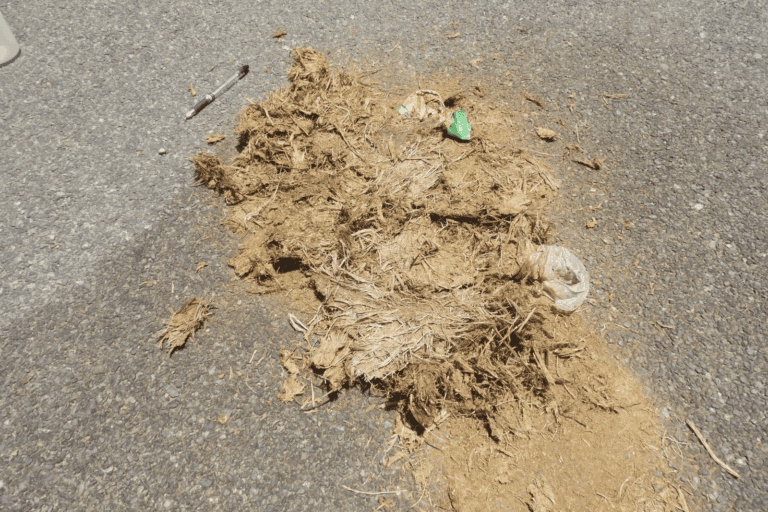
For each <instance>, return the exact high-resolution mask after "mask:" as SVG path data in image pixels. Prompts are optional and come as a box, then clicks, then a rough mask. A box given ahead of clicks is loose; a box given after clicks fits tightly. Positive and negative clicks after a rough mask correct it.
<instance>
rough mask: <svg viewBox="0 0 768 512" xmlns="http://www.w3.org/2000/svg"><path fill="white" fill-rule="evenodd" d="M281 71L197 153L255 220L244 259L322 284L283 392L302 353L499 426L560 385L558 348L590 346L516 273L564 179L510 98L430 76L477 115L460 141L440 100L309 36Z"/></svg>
mask: <svg viewBox="0 0 768 512" xmlns="http://www.w3.org/2000/svg"><path fill="white" fill-rule="evenodd" d="M288 78H289V80H290V81H291V84H290V85H289V86H288V87H286V88H283V89H281V90H279V91H276V92H275V93H273V94H272V95H271V96H269V97H268V98H267V99H266V100H265V101H263V102H261V103H255V102H251V104H250V105H248V106H247V107H246V108H245V109H244V110H243V111H242V112H241V113H240V116H239V119H238V124H237V127H236V129H235V132H236V135H237V136H238V137H239V144H238V148H237V149H238V151H239V154H238V155H237V156H236V157H235V158H234V159H232V161H231V162H229V163H227V164H224V163H222V162H221V161H220V160H219V159H218V158H217V157H215V156H213V155H210V154H206V153H201V154H198V155H197V156H196V157H194V159H193V162H194V164H195V167H196V172H197V176H198V179H199V181H200V182H201V183H203V184H205V185H206V186H208V187H209V188H211V189H214V190H216V191H218V192H220V193H221V194H223V195H224V197H225V198H226V199H227V201H228V202H229V203H230V205H231V208H230V212H229V213H230V215H229V218H228V219H227V221H226V223H227V224H228V225H229V226H230V228H231V229H233V230H235V231H237V232H239V233H242V234H243V235H244V240H243V242H242V245H241V251H240V254H238V255H237V256H235V257H234V258H232V259H231V260H230V261H229V264H230V265H231V266H232V267H233V269H234V271H235V272H236V273H237V275H238V276H241V277H243V278H247V279H252V280H254V281H255V282H257V283H258V284H259V291H260V292H261V293H270V292H275V291H281V292H283V293H286V292H288V293H290V292H291V291H292V290H308V291H311V294H309V295H307V296H306V297H309V300H312V301H316V303H314V307H313V308H311V309H312V311H313V312H314V313H313V314H314V316H311V315H310V317H311V319H310V317H308V319H307V320H305V323H304V324H301V326H300V327H296V328H297V329H299V328H300V330H302V331H304V337H305V339H306V341H307V342H308V347H310V348H309V349H307V350H306V352H304V353H303V355H302V354H301V353H298V354H295V355H291V357H290V358H288V357H284V364H285V366H286V368H287V369H288V370H289V372H290V373H291V377H290V379H289V381H288V382H287V383H286V386H285V387H284V389H283V392H282V393H281V399H283V400H290V399H292V398H294V397H296V396H298V395H299V394H301V393H302V392H303V383H302V382H301V381H300V380H299V377H298V376H297V375H296V373H295V369H296V368H295V366H296V365H297V364H299V362H301V363H302V364H303V365H304V366H305V367H308V368H310V369H311V370H312V371H314V372H315V373H316V374H317V375H319V376H321V377H322V379H323V380H324V382H325V384H326V386H327V388H328V391H329V392H333V391H337V390H339V389H341V388H343V387H345V386H350V385H354V384H355V383H358V382H365V383H367V384H373V385H375V386H377V387H379V388H380V389H381V390H382V391H384V392H386V393H389V396H390V398H391V400H392V401H393V402H396V403H397V404H398V406H399V407H400V408H401V411H402V412H403V415H404V416H407V417H408V418H409V421H411V422H414V421H415V422H416V423H417V424H418V425H420V426H421V427H423V428H428V427H429V426H430V425H432V424H434V422H435V419H436V418H438V417H441V414H443V413H444V412H445V411H446V410H455V411H460V412H462V413H472V414H477V415H478V416H479V417H482V418H488V421H489V422H490V424H491V425H497V426H499V428H502V426H503V424H504V423H503V422H502V421H501V420H498V421H497V420H496V419H494V418H495V415H496V409H495V404H497V403H499V402H502V401H504V400H510V399H512V398H515V399H519V400H526V401H542V403H550V402H551V398H552V397H551V396H550V395H551V392H550V388H552V387H554V386H558V385H559V382H560V379H558V377H557V376H556V374H553V373H552V370H551V365H552V364H553V363H552V361H554V360H556V359H557V358H558V357H560V356H558V355H557V354H558V351H559V350H570V349H573V350H579V349H583V347H582V346H581V344H580V343H579V341H578V340H573V339H569V338H563V337H558V338H554V337H553V336H552V334H551V332H552V329H553V327H554V325H555V324H554V323H553V322H555V320H556V319H557V318H558V315H562V312H558V311H556V310H555V309H554V308H553V307H552V302H551V301H549V299H547V298H546V297H544V296H542V294H541V292H540V291H539V290H538V289H537V287H536V286H535V285H534V284H530V283H529V282H528V281H529V279H528V277H529V276H525V275H519V273H520V269H521V264H522V262H524V261H525V260H526V259H527V258H528V256H529V255H530V254H531V252H532V251H535V248H536V245H538V244H545V243H546V242H547V239H548V237H549V234H550V231H551V226H550V224H549V223H548V222H547V221H546V216H545V211H544V208H545V207H546V206H547V204H549V202H551V201H552V200H553V199H554V197H556V195H557V189H558V188H559V181H558V180H557V179H556V178H555V177H554V176H553V175H552V174H551V173H550V172H549V171H548V169H547V168H546V166H545V165H544V164H543V163H542V162H540V161H539V160H537V159H536V158H534V157H533V156H531V155H530V154H528V153H527V152H525V151H524V150H520V149H518V148H516V147H513V146H512V145H511V128H510V126H509V124H508V122H507V121H508V113H507V114H505V113H504V112H502V111H500V110H498V109H495V108H488V107H486V106H485V105H483V104H475V103H473V102H472V101H470V100H469V99H467V98H466V97H464V96H463V95H461V94H457V93H456V90H441V89H440V85H436V86H433V87H431V89H429V90H426V92H429V93H430V94H432V95H433V96H435V97H437V98H440V97H442V98H448V99H446V100H445V101H446V106H449V105H450V109H452V110H453V111H456V110H459V109H461V110H464V111H465V112H466V115H467V117H468V118H469V119H470V120H471V121H472V123H474V126H473V131H474V133H473V136H472V139H471V140H469V141H462V140H457V139H454V138H450V137H447V136H446V135H447V133H446V127H445V122H444V121H445V119H444V118H443V117H442V116H441V115H440V112H439V109H434V110H435V112H430V109H428V108H424V109H420V110H419V114H420V115H418V116H416V115H414V116H401V115H400V114H399V113H398V112H397V109H398V107H400V106H401V105H402V104H403V98H402V97H401V98H394V97H393V98H391V99H388V98H387V95H386V94H384V93H383V92H381V91H379V90H378V89H377V88H376V87H374V86H373V85H371V84H368V83H366V82H365V81H364V80H363V77H362V76H361V75H360V74H353V73H349V72H342V71H338V70H335V69H332V68H331V67H330V65H329V63H328V61H327V59H326V58H325V56H324V55H323V54H321V53H320V52H317V51H315V50H313V49H304V48H296V49H295V50H294V64H293V66H292V67H291V69H290V71H289V73H288ZM422 92H423V91H422ZM422 110H423V112H422ZM307 309H309V308H307ZM298 325H299V324H295V326H298ZM563 353H567V352H563ZM547 365H549V369H548V367H547ZM576 391H577V392H579V390H578V388H577V389H576ZM307 400H308V401H309V400H312V401H311V403H312V406H315V403H314V400H313V399H307ZM595 400H597V399H595ZM307 403H310V402H307ZM493 428H494V427H492V429H493Z"/></svg>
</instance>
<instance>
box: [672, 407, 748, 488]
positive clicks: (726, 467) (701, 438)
mask: <svg viewBox="0 0 768 512" xmlns="http://www.w3.org/2000/svg"><path fill="white" fill-rule="evenodd" d="M685 423H686V424H687V425H688V426H689V427H691V430H693V433H694V434H696V437H698V438H699V441H701V444H703V445H704V448H706V449H707V453H709V456H710V457H712V460H714V461H715V462H717V463H718V465H720V467H722V468H723V469H724V470H726V471H727V472H728V474H729V475H731V476H732V477H734V478H740V477H739V474H738V473H737V472H735V471H734V470H732V469H731V468H730V467H729V466H728V464H726V463H725V462H723V461H721V460H720V459H719V458H718V457H717V455H715V452H713V451H712V448H710V447H709V445H708V444H707V442H706V441H705V440H704V436H703V435H701V432H699V429H698V428H696V425H694V424H693V421H691V420H685Z"/></svg>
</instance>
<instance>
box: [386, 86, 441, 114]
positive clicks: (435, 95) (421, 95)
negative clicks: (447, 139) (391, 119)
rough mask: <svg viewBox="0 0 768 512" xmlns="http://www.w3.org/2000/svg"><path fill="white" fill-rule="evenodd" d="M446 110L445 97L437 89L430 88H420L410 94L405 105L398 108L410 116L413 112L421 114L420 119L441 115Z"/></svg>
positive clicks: (400, 111) (401, 112)
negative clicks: (431, 89)
mask: <svg viewBox="0 0 768 512" xmlns="http://www.w3.org/2000/svg"><path fill="white" fill-rule="evenodd" d="M444 110H445V103H443V98H442V97H441V96H440V93H439V92H437V91H430V90H429V89H419V90H418V91H416V92H414V93H412V94H411V95H410V96H408V97H407V98H406V99H405V101H404V102H403V105H402V106H401V107H400V108H398V109H397V111H398V112H399V113H400V115H404V116H407V117H410V116H411V114H412V113H415V114H416V115H418V116H419V120H420V121H422V120H424V118H425V117H429V116H439V115H440V114H442V113H443V111H444Z"/></svg>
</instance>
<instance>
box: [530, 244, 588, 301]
mask: <svg viewBox="0 0 768 512" xmlns="http://www.w3.org/2000/svg"><path fill="white" fill-rule="evenodd" d="M522 272H523V273H524V274H526V275H530V276H531V277H533V278H534V279H538V280H539V281H541V289H542V292H544V294H545V295H546V296H547V297H549V298H550V299H552V300H553V301H554V302H555V307H556V308H558V309H561V310H563V311H574V310H575V309H576V308H578V307H579V306H581V304H582V302H584V299H586V298H587V294H588V293H589V273H588V272H587V269H585V268H584V264H583V263H582V262H581V260H580V259H579V258H577V257H576V255H575V254H573V253H572V252H571V251H569V250H568V249H566V248H565V247H559V246H556V245H540V246H539V247H538V248H537V249H536V252H533V253H531V254H530V255H529V256H528V261H526V262H525V264H524V265H523V268H522Z"/></svg>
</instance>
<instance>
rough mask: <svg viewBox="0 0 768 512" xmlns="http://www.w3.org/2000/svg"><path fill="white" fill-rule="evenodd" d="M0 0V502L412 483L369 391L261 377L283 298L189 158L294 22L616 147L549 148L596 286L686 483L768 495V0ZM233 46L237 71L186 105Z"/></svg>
mask: <svg viewBox="0 0 768 512" xmlns="http://www.w3.org/2000/svg"><path fill="white" fill-rule="evenodd" d="M0 12H2V14H3V16H4V17H5V20H6V21H7V22H8V24H9V25H10V27H11V28H12V30H13V32H14V35H15V37H16V39H17V40H18V42H19V44H20V46H21V48H22V54H21V56H20V57H19V58H18V59H17V60H16V61H15V62H13V63H12V64H10V65H9V66H6V67H3V68H0V179H1V182H2V184H3V186H2V187H1V188H0V240H2V243H0V381H1V382H2V384H3V388H2V394H1V395H0V508H2V509H3V510H113V509H114V510H129V509H131V510H133V509H135V510H156V509H160V510H214V509H216V510H261V511H270V510H275V511H277V510H335V511H357V510H368V509H370V510H373V509H375V508H376V507H377V506H378V504H377V501H376V498H377V496H372V495H364V494H360V493H356V492H352V491H349V490H347V489H346V488H345V487H344V486H346V487H349V488H353V489H358V490H365V491H371V492H378V491H383V490H389V491H395V490H398V489H400V490H402V491H403V492H401V493H399V495H398V494H397V493H393V494H391V495H389V496H392V497H394V498H396V508H398V509H407V507H409V506H410V505H411V504H412V503H413V501H414V500H413V499H411V498H410V497H409V496H408V495H407V492H412V491H413V489H414V487H413V485H414V484H413V482H412V480H410V479H409V478H408V477H407V475H404V474H402V473H400V472H398V471H396V470H395V469H394V468H385V467H384V466H382V465H381V464H380V461H381V457H382V453H381V452H382V450H381V447H382V446H383V445H385V444H386V442H387V441H388V439H389V436H390V434H391V422H392V421H394V418H393V416H392V413H389V412H386V411H382V410H381V409H379V408H378V407H377V405H378V404H380V399H378V398H376V397H367V396H363V395H362V394H361V393H358V392H355V393H348V394H346V395H343V396H342V397H341V398H340V399H339V400H338V401H337V402H335V403H334V404H332V405H331V406H328V407H325V408H321V409H320V410H318V411H317V412H315V413H311V414H307V413H302V412H299V411H298V409H297V408H296V407H291V406H288V407H286V406H282V405H280V404H279V403H276V401H275V400H274V398H273V397H274V395H275V393H276V391H277V389H278V386H279V381H280V379H281V378H282V375H283V370H282V368H281V367H280V366H279V364H278V363H277V353H278V352H277V351H278V350H279V348H280V346H281V345H284V344H287V343H290V342H292V340H294V339H295V334H294V333H293V332H292V331H291V330H290V328H289V326H288V325H287V324H286V320H285V317H286V309H285V306H281V305H279V304H278V303H277V302H274V301H271V300H264V299H260V298H256V297H253V296H249V295H246V294H242V293H241V292H238V287H237V285H234V284H233V283H232V282H231V279H232V274H231V270H229V269H228V268H227V267H226V264H225V261H226V259H227V258H228V257H230V256H232V255H233V254H234V253H235V252H236V250H237V246H236V243H237V240H236V239H235V238H234V237H233V236H231V235H229V234H227V233H226V232H224V231H222V229H221V227H220V226H219V225H218V221H219V219H220V218H221V216H222V209H221V205H222V203H221V201H218V202H217V201H213V200H211V199H209V194H208V193H207V191H205V190H199V189H195V188H192V187H191V185H192V183H193V180H194V177H193V172H192V168H191V165H190V163H189V162H188V161H187V158H188V157H189V156H191V155H193V154H194V153H196V152H197V151H199V150H201V149H203V148H204V147H205V146H206V144H205V143H204V142H203V138H204V136H205V135H206V134H209V133H218V132H221V131H224V130H226V129H227V127H228V125H229V123H230V121H229V120H230V119H231V118H232V117H233V116H234V115H235V114H236V113H237V112H238V110H239V109H240V108H241V107H242V106H244V105H245V104H246V97H250V98H253V99H260V98H263V97H265V95H266V94H267V93H269V92H270V91H272V90H274V89H275V88H277V87H279V86H282V85H285V84H286V79H285V73H286V71H287V69H288V67H289V50H290V48H292V47H293V46H295V45H302V46H304V45H306V46H312V47H314V48H317V49H320V50H322V51H326V50H332V51H333V52H334V54H335V55H338V56H339V58H348V59H350V60H353V59H355V58H358V55H359V56H360V58H365V56H366V55H372V54H376V55H379V56H381V55H384V56H386V57H387V59H388V60H386V61H382V62H380V63H379V64H380V65H381V66H383V67H386V68H387V69H390V70H392V69H398V70H401V71H403V72H406V73H412V72H422V73H425V72H427V71H431V70H435V69H439V68H442V67H445V66H447V65H458V66H459V67H460V69H461V71H462V73H465V74H466V75H467V76H469V77H470V78H471V79H474V77H477V78H478V80H480V79H483V80H487V81H490V82H491V83H497V84H499V85H498V87H499V88H503V87H507V89H508V90H509V91H510V97H509V98H508V100H509V101H512V100H514V101H515V102H517V101H519V100H520V99H521V98H522V96H521V95H520V91H522V90H525V91H527V92H528V93H530V94H531V95H535V96H536V97H539V98H543V99H544V100H545V104H546V106H547V108H546V109H545V110H542V111H541V113H540V117H536V118H535V120H536V121H537V122H544V121H547V120H553V119H556V118H562V119H563V120H564V121H565V122H566V125H567V126H568V127H573V128H576V129H578V131H579V135H578V140H580V141H581V142H582V143H583V146H584V148H585V150H586V151H587V152H591V153H592V154H594V155H596V156H602V157H605V158H606V161H605V168H604V169H603V170H602V171H590V170H588V169H586V168H583V167H579V168H576V166H570V167H571V170H570V171H567V169H564V172H565V173H566V174H567V175H566V176H565V179H564V183H563V193H562V194H561V197H560V210H561V211H562V212H565V213H564V214H563V216H562V218H561V219H560V224H561V226H562V230H561V234H560V243H563V244H564V245H567V246H569V247H571V248H573V249H574V250H575V251H577V253H578V254H580V255H581V256H582V258H583V259H584V261H585V263H586V265H587V267H588V269H589V270H590V272H591V274H592V276H593V278H594V279H596V280H597V283H596V286H595V289H594V291H593V293H592V299H593V300H592V302H593V306H592V312H591V314H594V316H595V318H596V319H598V320H599V321H602V322H603V323H604V325H605V326H606V333H607V334H609V341H610V343H612V344H616V345H618V346H619V347H620V350H621V351H623V353H624V359H625V360H626V361H627V364H628V365H629V366H630V367H631V368H632V369H633V370H634V371H635V372H636V373H637V374H638V375H640V376H641V377H642V378H643V379H644V381H645V383H646V385H647V386H648V388H649V389H651V390H653V392H654V394H655V395H656V396H657V397H658V400H659V407H660V409H661V410H662V413H663V415H664V418H665V421H666V423H667V428H668V435H669V436H670V438H674V439H676V440H677V441H679V443H680V444H679V448H680V451H679V452H678V455H679V457H677V458H674V459H673V461H672V464H673V467H674V468H675V470H677V471H678V475H677V477H678V478H679V480H680V482H681V483H684V484H685V486H686V488H687V489H689V490H690V491H691V493H692V495H691V496H689V498H688V501H689V504H691V507H692V510H694V509H696V510H723V511H725V510H738V511H759V510H766V509H768V472H766V471H765V467H766V466H767V465H768V433H767V432H766V423H767V421H766V410H768V398H767V397H766V393H767V390H768V377H767V375H768V323H766V317H767V315H766V313H768V306H767V305H768V300H767V299H768V298H767V297H766V287H767V286H768V272H766V268H767V266H768V259H767V257H766V253H768V240H767V239H766V237H767V236H768V235H767V232H768V229H767V228H766V226H768V216H767V215H766V213H765V208H766V205H767V204H768V200H767V198H768V152H767V151H766V147H765V145H766V132H767V131H768V127H767V125H768V94H766V91H767V90H768V88H767V87H766V85H765V84H768V72H767V71H768V5H766V2H765V1H762V0H761V1H750V0H747V1H742V2H714V1H709V2H696V1H679V0H672V1H670V2H649V1H640V2H601V3H596V2H591V1H578V2H575V1H573V2H571V1H552V2H546V3H542V2H502V1H486V2H458V1H457V2H451V3H448V2H405V1H403V2H395V1H383V2H360V3H353V2H316V1H294V0H286V1H283V2H266V1H258V0H255V1H250V2H235V1H226V0H225V1H218V2H205V1H188V0H180V1H178V2H167V1H158V2H134V1H119V2H118V1H101V2H96V1H91V2H88V1H74V0H61V1H57V2H48V1H42V0H28V1H25V2H8V1H7V0H6V1H0ZM454 21H455V22H456V27H457V28H456V29H454V28H453V25H452V23H453V22H454ZM279 28H284V29H285V30H286V31H287V35H286V36H285V37H283V38H282V39H281V40H275V39H273V38H271V37H270V36H271V35H272V34H273V33H274V32H275V31H276V30H277V29H279ZM455 32H459V33H460V34H461V35H460V37H456V38H451V39H449V38H447V35H449V34H453V33H455ZM398 43H399V44H398ZM494 57H495V59H494ZM480 58H482V59H483V60H482V61H478V60H475V59H480ZM472 60H475V64H476V66H477V67H476V68H475V67H473V66H471V65H470V64H469V62H470V61H472ZM240 63H248V64H249V65H250V67H251V73H250V74H249V75H248V76H247V77H246V78H245V79H244V80H242V81H241V82H240V83H238V84H237V85H235V87H233V88H232V89H231V90H230V91H229V92H228V93H227V94H226V95H225V96H223V97H222V98H220V99H217V100H216V101H215V102H214V103H213V104H212V105H210V106H208V107H207V108H206V109H205V110H204V111H203V112H202V113H200V114H199V115H198V116H197V117H195V118H193V119H192V120H191V121H189V122H184V114H185V113H186V112H187V110H189V108H191V106H192V104H194V102H195V101H196V100H197V99H198V98H199V97H200V96H199V95H200V94H205V93H207V92H211V91H212V90H213V89H214V88H215V87H216V86H217V85H218V84H219V83H220V82H221V81H223V80H225V79H226V78H227V77H228V76H229V75H231V74H232V73H233V72H234V71H235V69H236V68H237V66H238V65H239V64H240ZM214 66H215V67H214ZM505 73H509V74H508V75H506V76H504V74H505ZM494 81H495V82H494ZM510 82H511V84H512V85H509V84H510ZM505 83H506V84H507V85H504V84H505ZM190 84H194V87H195V89H196V90H197V91H198V94H199V95H198V97H196V98H192V97H191V96H190V95H189V92H188V86H189V85H190ZM514 91H517V92H515V93H514V94H512V92H514ZM515 94H516V95H515ZM605 95H612V96H613V97H611V96H605ZM624 95H626V96H624ZM569 104H572V105H573V110H571V108H570V107H568V105H569ZM531 122H532V123H533V122H534V119H532V121H531ZM571 132H573V133H571ZM567 136H568V137H570V138H575V137H576V134H575V130H570V129H569V133H568V134H567ZM161 149H163V150H165V154H162V155H161V154H160V150H161ZM542 151H545V150H542ZM564 165H566V164H564ZM597 206H601V207H602V209H592V210H590V207H597ZM593 217H594V219H595V221H596V222H597V226H596V227H595V228H594V229H590V230H586V229H585V228H584V222H586V220H589V219H592V218H593ZM201 261H202V262H206V263H208V266H207V267H205V268H204V269H203V270H201V271H200V272H196V271H195V270H196V267H197V264H198V263H199V262H201ZM212 292H216V293H217V301H218V302H219V305H220V310H219V311H218V312H217V314H216V316H215V317H214V319H213V320H212V321H211V322H210V324H209V326H208V328H207V329H206V332H205V333H204V334H203V335H202V336H200V337H198V339H197V341H196V342H194V343H192V344H191V345H190V347H189V348H188V349H186V350H184V351H182V352H179V353H178V354H177V355H176V356H174V357H173V358H172V359H170V360H169V359H167V358H166V357H164V356H163V355H162V353H161V352H160V351H159V349H158V348H157V345H156V343H155V342H154V338H153V336H156V335H157V333H158V331H159V330H160V328H161V327H162V320H163V319H165V318H167V316H168V309H169V308H174V309H175V308H178V307H179V306H180V305H181V304H183V303H184V302H185V301H186V299H188V298H189V297H191V296H192V295H200V294H203V293H205V294H210V293H212ZM258 361H261V363H260V364H259V365H258V366H256V365H254V364H253V363H255V362H258ZM237 372H241V374H242V376H239V375H238V374H237ZM245 377H249V378H250V379H251V380H250V381H248V382H245V381H244V378H245ZM220 415H226V416H227V417H228V418H229V419H228V421H226V423H222V422H221V421H218V419H219V418H220V417H221V416H220ZM685 419H692V420H693V421H695V423H696V424H697V425H698V426H699V427H700V428H701V429H702V431H703V432H704V435H705V436H706V437H707V439H708V440H709V441H710V443H711V444H712V446H713V448H714V449H715V450H716V452H717V453H718V454H719V456H720V457H721V458H722V459H723V460H724V461H725V462H727V463H728V464H729V465H730V466H732V467H733V468H734V469H736V470H737V471H738V472H739V474H740V475H741V478H739V479H738V480H737V479H734V478H732V477H730V476H729V475H727V474H726V473H725V472H724V471H722V469H720V468H719V467H718V466H717V465H716V464H714V462H713V461H712V460H711V459H710V457H709V456H708V455H707V454H706V453H705V451H704V449H703V448H702V447H701V445H700V443H699V442H698V441H697V440H696V439H695V438H694V437H693V435H692V434H691V433H690V431H688V429H687V427H685V424H684V421H685ZM676 446H677V445H676Z"/></svg>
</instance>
